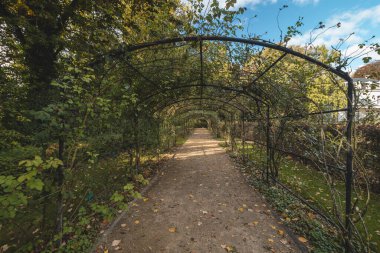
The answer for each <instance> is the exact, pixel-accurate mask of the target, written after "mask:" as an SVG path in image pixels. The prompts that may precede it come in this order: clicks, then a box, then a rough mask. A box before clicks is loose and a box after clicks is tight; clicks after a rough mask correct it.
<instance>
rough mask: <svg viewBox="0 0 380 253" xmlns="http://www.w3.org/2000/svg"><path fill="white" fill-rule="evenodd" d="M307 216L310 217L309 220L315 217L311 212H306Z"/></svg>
mask: <svg viewBox="0 0 380 253" xmlns="http://www.w3.org/2000/svg"><path fill="white" fill-rule="evenodd" d="M307 216H309V219H311V220H314V219H315V214H313V213H307Z"/></svg>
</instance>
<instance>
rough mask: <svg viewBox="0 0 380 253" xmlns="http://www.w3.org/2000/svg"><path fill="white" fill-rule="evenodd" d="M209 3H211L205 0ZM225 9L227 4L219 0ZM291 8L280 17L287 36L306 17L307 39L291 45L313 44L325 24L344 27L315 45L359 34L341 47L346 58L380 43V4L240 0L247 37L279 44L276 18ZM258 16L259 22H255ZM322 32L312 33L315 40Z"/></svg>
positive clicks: (334, 0) (326, 34) (365, 0)
mask: <svg viewBox="0 0 380 253" xmlns="http://www.w3.org/2000/svg"><path fill="white" fill-rule="evenodd" d="M203 1H205V2H207V0H203ZM218 1H219V2H220V4H221V5H222V6H223V5H224V4H225V0H218ZM283 5H288V8H286V9H284V10H283V11H282V12H281V14H280V16H279V21H280V26H281V29H282V30H283V31H284V32H286V30H287V27H288V26H290V25H293V24H294V23H295V22H296V21H297V19H298V17H303V18H304V19H303V23H304V25H303V27H301V28H300V30H301V31H302V32H303V35H300V36H297V37H295V38H294V39H293V40H292V41H290V44H298V45H305V44H306V43H308V42H309V41H310V31H311V30H312V29H313V28H314V27H316V26H317V25H318V23H319V22H320V21H321V22H323V23H324V24H325V25H326V27H330V26H333V25H336V24H337V23H340V24H341V25H340V28H336V27H335V28H331V29H329V30H327V31H326V32H324V33H323V34H320V35H319V36H318V37H317V39H316V40H314V41H313V45H320V44H325V45H326V46H328V47H331V46H335V45H337V43H339V39H345V38H347V36H348V35H349V34H351V33H353V32H354V33H355V34H353V35H351V36H350V37H349V39H348V40H347V41H346V42H345V43H344V44H343V45H342V46H341V47H340V49H341V50H343V52H344V53H345V54H346V55H353V54H357V49H358V46H357V45H358V44H360V43H363V42H364V41H365V40H367V39H369V38H371V37H372V36H373V35H374V36H376V37H375V38H374V39H372V40H371V41H372V42H380V0H361V1H357V0H237V3H236V5H235V7H242V6H244V7H246V8H247V11H246V12H245V14H244V15H243V16H242V17H241V19H242V21H243V24H244V26H245V33H246V32H247V31H248V32H249V33H250V34H264V33H267V34H265V35H264V36H263V39H267V40H272V41H278V40H279V37H280V31H279V29H278V27H277V22H276V17H277V13H278V10H279V8H280V7H282V6H283ZM255 15H257V17H256V18H252V17H254V16H255ZM320 31H321V30H318V31H317V32H314V33H312V38H315V36H316V35H317V34H319V33H320ZM365 56H370V57H372V58H373V60H380V56H379V55H378V54H377V53H375V52H371V53H369V54H368V55H363V57H365ZM361 65H363V62H362V60H361V59H360V60H356V61H354V62H353V63H352V64H351V68H352V69H353V70H355V69H356V68H358V67H359V66H361Z"/></svg>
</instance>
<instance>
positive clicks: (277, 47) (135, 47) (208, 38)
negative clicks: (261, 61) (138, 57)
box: [112, 36, 351, 81]
mask: <svg viewBox="0 0 380 253" xmlns="http://www.w3.org/2000/svg"><path fill="white" fill-rule="evenodd" d="M191 41H225V42H237V43H243V44H249V45H256V46H262V47H267V48H271V49H274V50H277V51H281V52H284V53H287V54H291V55H294V56H296V57H298V58H301V59H304V60H306V61H308V62H311V63H313V64H315V65H318V66H320V67H322V68H324V69H326V70H328V71H330V72H331V73H334V74H336V75H337V76H339V77H341V78H343V79H344V80H346V81H350V80H351V77H350V76H349V74H348V73H347V72H344V71H342V70H340V69H337V68H334V67H332V66H330V65H327V64H325V63H323V62H321V61H318V60H316V59H314V58H312V57H310V56H307V55H305V54H302V53H299V52H297V51H294V50H292V49H290V48H287V47H283V46H280V45H277V44H274V43H269V42H265V41H262V40H255V39H243V38H235V37H225V36H188V37H177V38H169V39H163V40H157V41H153V42H146V43H141V44H137V45H132V46H127V47H126V48H125V49H121V50H117V51H115V52H113V54H112V55H114V56H117V55H120V54H123V53H124V52H133V51H136V50H139V49H143V48H147V47H153V46H158V45H163V44H170V43H177V42H191Z"/></svg>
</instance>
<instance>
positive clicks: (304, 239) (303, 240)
mask: <svg viewBox="0 0 380 253" xmlns="http://www.w3.org/2000/svg"><path fill="white" fill-rule="evenodd" d="M298 241H300V242H303V243H306V242H307V239H306V238H305V237H302V236H300V237H298Z"/></svg>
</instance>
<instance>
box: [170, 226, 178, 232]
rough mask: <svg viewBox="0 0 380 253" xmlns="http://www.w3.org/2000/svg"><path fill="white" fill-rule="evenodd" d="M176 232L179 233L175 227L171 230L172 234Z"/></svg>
mask: <svg viewBox="0 0 380 253" xmlns="http://www.w3.org/2000/svg"><path fill="white" fill-rule="evenodd" d="M176 231H177V229H176V228H175V227H172V228H169V232H170V233H175V232H176Z"/></svg>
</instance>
